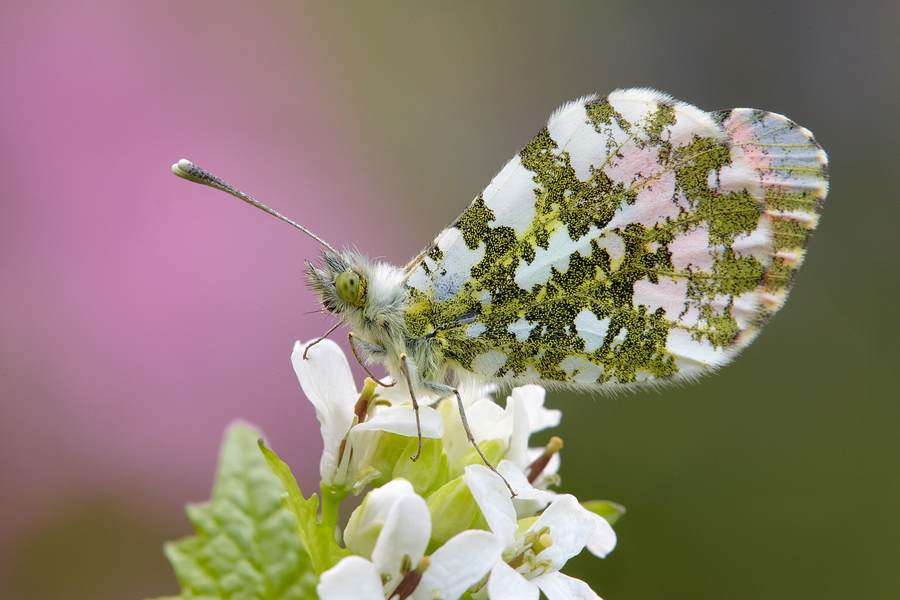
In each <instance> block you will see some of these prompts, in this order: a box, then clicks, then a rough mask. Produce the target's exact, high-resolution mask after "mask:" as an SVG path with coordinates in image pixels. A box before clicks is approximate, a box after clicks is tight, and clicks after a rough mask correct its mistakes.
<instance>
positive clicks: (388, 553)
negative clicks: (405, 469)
mask: <svg viewBox="0 0 900 600" xmlns="http://www.w3.org/2000/svg"><path fill="white" fill-rule="evenodd" d="M395 481H400V480H395ZM391 483H393V482H391ZM387 485H390V483H388V484H386V485H385V486H382V488H383V487H386V486H387ZM410 489H411V488H410ZM430 537H431V513H429V512H428V505H427V504H425V499H424V498H422V497H421V496H419V495H417V494H408V495H407V494H403V495H401V496H399V497H398V498H397V501H396V502H395V503H394V505H393V506H391V508H390V510H389V511H388V515H387V519H385V521H384V527H383V528H382V529H381V533H379V534H378V541H377V542H376V543H375V549H374V550H372V562H374V563H375V566H377V567H378V571H379V573H380V574H381V577H382V580H388V581H396V582H398V583H399V581H400V578H401V574H400V568H401V565H402V564H403V562H404V560H405V559H406V560H411V561H412V566H413V567H415V566H416V563H417V561H418V560H419V559H420V558H422V556H423V555H424V554H425V548H426V547H427V546H428V539H429V538H430Z"/></svg>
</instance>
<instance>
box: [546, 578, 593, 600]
mask: <svg viewBox="0 0 900 600" xmlns="http://www.w3.org/2000/svg"><path fill="white" fill-rule="evenodd" d="M532 582H533V583H535V584H537V586H538V587H539V588H541V591H542V592H544V595H545V596H547V599H548V600H602V598H600V596H598V595H597V594H595V593H594V590H592V589H591V588H590V586H588V584H586V583H585V582H583V581H582V580H580V579H575V578H574V577H569V576H568V575H563V574H562V573H555V572H554V573H546V574H544V575H541V576H540V577H535V578H534V579H533V580H532Z"/></svg>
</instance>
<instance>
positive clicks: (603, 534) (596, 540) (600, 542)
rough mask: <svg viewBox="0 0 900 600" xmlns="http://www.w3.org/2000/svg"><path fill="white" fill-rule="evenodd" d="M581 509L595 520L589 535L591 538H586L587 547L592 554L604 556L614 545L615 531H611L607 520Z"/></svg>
mask: <svg viewBox="0 0 900 600" xmlns="http://www.w3.org/2000/svg"><path fill="white" fill-rule="evenodd" d="M582 509H583V510H584V512H586V513H587V514H588V515H590V517H591V518H592V519H594V522H595V526H594V533H593V534H592V535H591V539H589V540H588V543H587V549H588V551H589V552H590V553H591V554H593V555H594V556H598V557H600V558H605V557H606V555H607V554H609V553H610V552H612V551H613V549H615V547H616V541H617V540H616V532H615V531H613V528H612V525H610V524H609V521H607V520H606V519H604V518H603V517H601V516H600V515H598V514H596V513H592V512H591V511H589V510H588V509H586V508H584V507H582Z"/></svg>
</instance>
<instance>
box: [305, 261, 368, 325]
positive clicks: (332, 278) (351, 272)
mask: <svg viewBox="0 0 900 600" xmlns="http://www.w3.org/2000/svg"><path fill="white" fill-rule="evenodd" d="M348 259H352V257H350V256H342V255H341V254H335V253H334V252H327V251H326V252H323V253H322V264H321V266H315V265H313V264H312V263H310V262H308V261H307V263H306V280H307V282H308V284H309V288H310V289H311V290H312V291H314V292H315V293H316V294H318V296H319V298H320V300H321V301H322V306H323V307H324V308H325V310H327V311H328V312H332V313H337V314H347V313H349V312H352V311H353V310H354V309H359V308H360V307H363V306H365V303H366V289H367V288H368V277H367V276H366V274H365V273H364V272H363V271H364V269H360V268H359V266H358V265H357V264H354V263H357V261H354V260H348Z"/></svg>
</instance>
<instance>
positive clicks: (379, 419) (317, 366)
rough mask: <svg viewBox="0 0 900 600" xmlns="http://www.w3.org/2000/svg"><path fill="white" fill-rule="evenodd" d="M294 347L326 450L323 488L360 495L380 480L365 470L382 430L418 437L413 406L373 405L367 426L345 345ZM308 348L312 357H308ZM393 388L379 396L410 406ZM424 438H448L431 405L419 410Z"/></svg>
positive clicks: (382, 390)
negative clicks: (359, 415) (359, 413)
mask: <svg viewBox="0 0 900 600" xmlns="http://www.w3.org/2000/svg"><path fill="white" fill-rule="evenodd" d="M310 344H312V342H309V343H307V344H301V343H300V342H297V343H295V344H294V351H293V353H292V354H291V362H292V363H293V366H294V371H295V372H296V373H297V379H299V380H300V386H301V387H302V388H303V391H304V393H305V394H306V397H307V398H308V399H309V401H310V402H311V403H312V405H313V406H314V407H315V409H316V417H317V418H318V419H319V423H320V425H321V431H322V441H323V443H324V448H323V452H322V459H321V461H320V463H319V474H320V475H321V477H322V485H323V486H326V487H330V488H342V489H346V490H352V491H359V490H360V489H361V488H362V487H363V486H365V485H366V483H368V482H369V481H371V480H372V479H373V478H374V477H377V476H378V473H377V472H372V471H371V469H366V468H365V466H366V462H365V461H366V458H367V457H369V456H371V454H372V453H373V452H374V451H375V447H376V445H377V442H378V439H379V437H380V434H381V432H386V433H396V434H399V435H403V436H407V437H416V435H417V433H416V416H415V412H414V411H413V409H412V406H411V403H410V404H406V405H396V406H379V407H377V408H373V407H369V409H368V411H367V415H366V419H365V421H364V422H362V423H359V419H358V418H357V417H356V415H355V414H354V408H355V407H356V403H357V401H358V400H359V397H360V394H359V392H358V391H357V389H356V385H355V384H354V382H353V374H352V373H351V371H350V365H349V364H348V363H347V359H346V357H345V356H344V353H343V352H342V351H341V349H340V347H339V346H338V345H337V344H336V343H334V342H332V341H331V340H321V341H318V342H317V343H315V345H312V346H311V347H310ZM307 348H309V352H308V353H307V359H304V358H303V354H304V352H305V351H306V349H307ZM400 387H401V386H394V387H392V388H379V389H378V393H379V397H380V398H388V399H393V400H395V401H398V400H399V401H401V402H403V401H405V402H411V401H410V399H409V398H408V397H406V398H405V399H402V400H401V398H403V395H402V394H398V393H397V391H396V390H398V388H400ZM419 418H420V420H421V424H422V437H424V438H439V437H441V436H442V435H443V433H444V431H443V421H442V419H441V416H440V415H439V414H438V413H437V411H435V410H434V409H431V408H429V407H427V406H420V407H419Z"/></svg>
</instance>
